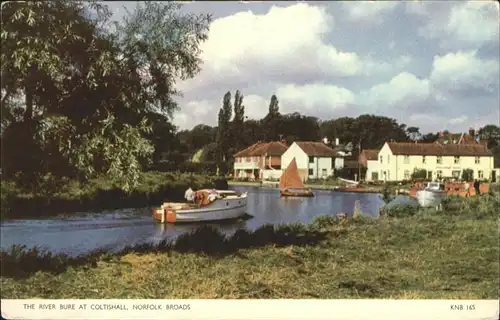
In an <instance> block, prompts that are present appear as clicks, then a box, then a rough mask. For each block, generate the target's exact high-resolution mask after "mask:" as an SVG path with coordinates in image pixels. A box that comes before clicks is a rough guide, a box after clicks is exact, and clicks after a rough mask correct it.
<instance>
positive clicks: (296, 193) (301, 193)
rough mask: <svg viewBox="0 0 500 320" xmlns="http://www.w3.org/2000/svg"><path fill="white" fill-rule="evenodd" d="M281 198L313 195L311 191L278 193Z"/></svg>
mask: <svg viewBox="0 0 500 320" xmlns="http://www.w3.org/2000/svg"><path fill="white" fill-rule="evenodd" d="M280 196H281V197H309V198H310V197H314V193H313V192H312V191H309V190H306V191H283V190H281V191H280Z"/></svg>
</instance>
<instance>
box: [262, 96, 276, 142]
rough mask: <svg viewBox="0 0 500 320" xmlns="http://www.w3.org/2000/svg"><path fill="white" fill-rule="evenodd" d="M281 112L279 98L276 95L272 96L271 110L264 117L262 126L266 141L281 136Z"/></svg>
mask: <svg viewBox="0 0 500 320" xmlns="http://www.w3.org/2000/svg"><path fill="white" fill-rule="evenodd" d="M280 120H281V114H280V112H279V100H278V97H276V95H274V94H273V95H272V96H271V100H270V101H269V111H268V113H267V115H266V116H265V117H264V119H262V126H263V130H264V139H265V140H266V141H274V140H277V139H278V138H279V135H280V133H281V132H280V131H281V130H280V129H281V123H280Z"/></svg>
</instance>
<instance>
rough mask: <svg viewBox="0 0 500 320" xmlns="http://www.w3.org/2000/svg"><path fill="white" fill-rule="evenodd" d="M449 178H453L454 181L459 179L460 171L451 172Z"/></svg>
mask: <svg viewBox="0 0 500 320" xmlns="http://www.w3.org/2000/svg"><path fill="white" fill-rule="evenodd" d="M451 176H452V177H453V178H454V179H460V170H453V171H452V172H451Z"/></svg>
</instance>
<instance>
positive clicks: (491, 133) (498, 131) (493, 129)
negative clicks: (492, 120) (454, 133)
mask: <svg viewBox="0 0 500 320" xmlns="http://www.w3.org/2000/svg"><path fill="white" fill-rule="evenodd" d="M478 135H479V137H480V138H481V140H486V141H488V149H492V148H494V147H496V146H500V127H498V126H496V125H493V124H488V125H486V126H484V127H482V128H480V129H479V130H478Z"/></svg>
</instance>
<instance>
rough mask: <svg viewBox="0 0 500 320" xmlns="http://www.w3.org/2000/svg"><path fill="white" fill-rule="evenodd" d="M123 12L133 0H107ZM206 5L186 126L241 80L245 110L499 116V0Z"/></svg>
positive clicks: (439, 124)
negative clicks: (274, 102)
mask: <svg viewBox="0 0 500 320" xmlns="http://www.w3.org/2000/svg"><path fill="white" fill-rule="evenodd" d="M107 5H108V6H109V7H110V8H111V9H112V10H113V12H114V15H113V19H114V20H120V19H121V18H122V17H123V15H124V14H126V11H125V9H124V7H126V8H127V9H129V10H133V9H134V7H135V6H136V2H107ZM181 10H182V11H183V12H193V13H210V14H212V16H213V21H212V23H211V25H210V32H209V38H208V40H207V41H206V42H204V43H203V44H202V45H201V49H202V50H203V52H202V54H201V58H202V60H203V64H202V66H201V67H202V71H201V72H200V73H199V74H198V75H197V76H196V77H194V78H193V79H189V80H186V81H179V82H178V83H177V87H178V89H180V90H181V91H182V93H183V97H179V98H178V99H177V101H178V103H179V107H180V110H179V111H178V112H176V113H175V114H174V119H173V122H174V123H175V124H176V125H177V126H179V127H180V129H191V128H192V127H194V126H195V125H198V124H201V123H203V124H207V125H216V123H217V115H218V111H219V108H220V107H221V105H222V97H223V95H224V94H225V93H226V92H227V91H231V93H232V94H233V95H234V92H235V91H236V90H240V91H241V92H242V94H243V95H244V100H243V104H244V105H245V112H246V115H247V116H248V117H249V118H253V119H260V118H262V117H263V116H265V115H266V114H267V111H268V107H269V100H270V97H271V95H273V94H276V95H277V97H278V99H279V105H280V112H281V113H292V112H300V113H301V114H305V115H310V116H316V117H319V118H320V119H323V120H327V119H332V118H338V117H344V116H349V117H357V116H359V115H361V114H367V113H368V114H376V115H382V116H388V117H391V118H395V119H396V120H398V122H400V123H405V124H407V125H408V126H417V127H419V128H420V129H421V132H430V131H432V132H436V131H440V130H444V129H447V130H450V131H453V132H464V131H467V130H468V129H469V128H471V127H472V128H476V129H477V128H479V127H481V126H483V125H485V124H496V125H498V124H499V122H500V112H499V109H500V105H499V103H500V100H499V91H500V90H499V59H500V52H499V50H500V45H499V5H498V3H497V2H495V1H468V2H467V1H456V2H454V1H436V2H432V1H408V2H406V1H399V2H398V1H378V2H375V1H349V2H328V1H324V2H291V1H290V2H258V1H257V2H255V1H254V2H251V3H250V2H212V1H207V2H191V3H186V4H184V6H183V8H182V9H181Z"/></svg>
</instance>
